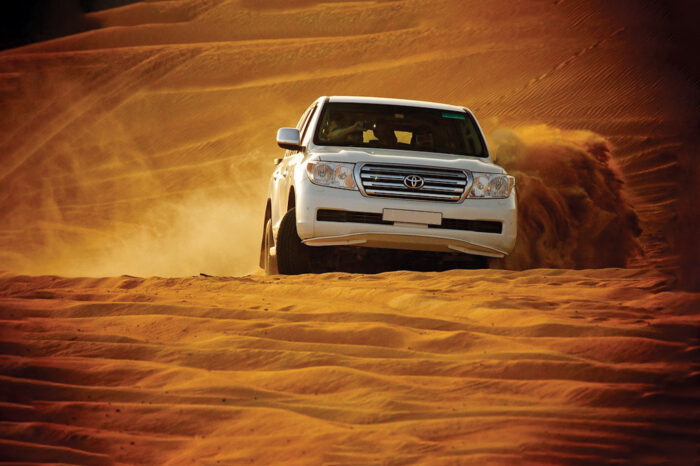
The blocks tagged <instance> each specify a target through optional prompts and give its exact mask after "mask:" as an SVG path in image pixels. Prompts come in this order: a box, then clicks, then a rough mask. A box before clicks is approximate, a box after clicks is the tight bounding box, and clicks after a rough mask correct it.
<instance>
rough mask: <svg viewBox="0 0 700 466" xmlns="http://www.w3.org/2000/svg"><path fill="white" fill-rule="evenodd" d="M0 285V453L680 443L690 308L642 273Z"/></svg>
mask: <svg viewBox="0 0 700 466" xmlns="http://www.w3.org/2000/svg"><path fill="white" fill-rule="evenodd" d="M389 284H391V286H388V285H389ZM0 290H2V291H1V296H2V298H1V301H0V304H1V309H2V311H1V312H2V330H1V331H2V335H3V338H2V341H3V356H2V358H0V378H2V386H3V393H2V396H3V399H4V400H5V401H4V404H3V408H2V411H3V418H4V422H3V424H2V436H3V438H4V440H3V444H4V445H5V447H4V451H5V455H10V456H9V459H17V460H19V459H25V460H26V459H30V458H34V459H35V460H37V461H40V460H48V459H49V458H56V457H62V458H74V461H76V462H79V463H83V464H88V463H90V462H91V461H94V462H95V463H101V462H103V461H105V459H106V458H109V459H110V460H111V461H115V462H124V463H149V462H158V463H167V464H181V463H183V462H189V461H190V459H192V460H194V461H196V462H198V463H211V464H215V463H216V461H221V462H222V463H229V464H232V463H237V462H239V461H243V460H246V461H247V460H252V461H253V462H261V463H276V462H284V463H295V464H309V463H320V462H326V463H336V462H338V463H374V462H380V461H385V460H386V458H387V457H388V456H387V455H390V456H391V457H394V458H396V460H397V461H399V462H430V463H435V464H442V463H444V464H448V463H450V462H452V461H455V460H457V459H458V458H459V461H461V462H466V463H475V464H476V463H478V462H482V461H487V462H494V463H508V462H511V461H514V460H515V459H516V458H520V459H522V460H527V461H539V460H548V461H554V462H559V461H562V462H577V461H596V462H597V461H602V460H611V459H619V460H632V461H633V462H634V461H635V459H637V460H645V461H646V460H649V459H650V458H654V457H656V456H657V455H658V457H659V458H664V459H665V460H670V459H672V458H676V459H677V460H682V459H684V458H686V457H687V456H686V455H692V454H694V453H693V452H697V443H696V440H697V438H696V437H695V434H696V432H697V427H698V426H697V417H698V412H697V406H698V404H697V401H698V400H697V391H696V390H695V388H694V387H696V385H695V384H696V383H697V375H696V374H695V373H694V371H695V370H696V369H697V368H695V369H693V368H694V367H695V365H696V361H697V342H696V341H695V340H696V338H697V329H698V325H699V322H698V314H697V309H698V308H699V306H698V304H700V302H699V300H698V297H697V296H694V295H693V296H689V295H688V294H687V293H680V292H672V291H668V278H667V277H665V276H663V275H660V274H658V273H656V272H649V271H643V270H635V269H630V270H624V269H618V270H614V269H606V270H599V271H596V270H587V271H563V270H547V269H537V270H531V271H528V272H511V273H504V272H503V271H495V270H494V271H489V270H486V271H452V272H442V273H416V272H392V273H386V274H380V275H374V276H362V275H351V274H340V273H334V274H324V275H320V276H301V277H285V278H280V277H262V276H247V277H241V278H225V277H222V278H213V277H212V278H205V277H199V278H182V279H166V278H150V279H140V278H134V277H116V278H110V279H94V278H90V279H87V278H86V279H66V278H60V277H51V276H48V277H23V276H14V275H10V274H5V275H4V276H3V277H2V278H1V279H0ZM329 302H332V303H334V304H333V306H332V307H329V306H328V305H327V303H329ZM694 438H695V440H693V439H694ZM62 448H63V449H65V448H70V449H71V450H70V452H68V451H59V450H60V449H62ZM57 455H58V456H57ZM71 455H73V456H71ZM102 455H107V456H102Z"/></svg>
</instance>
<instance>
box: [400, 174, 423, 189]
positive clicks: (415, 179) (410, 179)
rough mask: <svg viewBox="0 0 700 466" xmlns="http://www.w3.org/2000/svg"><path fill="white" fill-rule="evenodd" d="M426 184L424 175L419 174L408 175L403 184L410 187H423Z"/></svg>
mask: <svg viewBox="0 0 700 466" xmlns="http://www.w3.org/2000/svg"><path fill="white" fill-rule="evenodd" d="M424 184H425V180H424V179H423V177H422V176H418V175H408V176H405V177H404V179H403V185H404V186H406V187H407V188H408V189H421V188H422V187H423V185H424Z"/></svg>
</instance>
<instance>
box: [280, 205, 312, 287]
mask: <svg viewBox="0 0 700 466" xmlns="http://www.w3.org/2000/svg"><path fill="white" fill-rule="evenodd" d="M310 249H311V248H310V247H309V246H306V245H305V244H303V243H302V242H301V238H299V234H298V233H297V216H296V209H295V208H294V207H292V208H291V209H289V210H288V211H287V213H286V214H284V217H283V218H282V222H281V223H280V229H279V231H278V232H277V248H276V251H277V267H278V269H279V273H281V274H284V275H297V274H300V273H308V272H310V271H311V261H310V256H311V254H310V253H311V251H310Z"/></svg>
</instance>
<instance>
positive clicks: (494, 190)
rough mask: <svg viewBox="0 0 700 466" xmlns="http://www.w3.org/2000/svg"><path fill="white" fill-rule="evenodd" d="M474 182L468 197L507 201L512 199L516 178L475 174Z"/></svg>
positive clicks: (493, 174) (491, 174)
mask: <svg viewBox="0 0 700 466" xmlns="http://www.w3.org/2000/svg"><path fill="white" fill-rule="evenodd" d="M473 175H474V182H473V183H472V188H471V189H470V190H469V195H468V196H467V197H469V198H471V199H505V198H507V197H510V193H511V192H512V191H513V186H514V185H515V178H513V177H512V176H508V175H501V174H497V173H474V174H473Z"/></svg>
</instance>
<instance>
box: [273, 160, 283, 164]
mask: <svg viewBox="0 0 700 466" xmlns="http://www.w3.org/2000/svg"><path fill="white" fill-rule="evenodd" d="M281 161H282V159H275V160H273V162H275V165H279V164H280V162H281Z"/></svg>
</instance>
